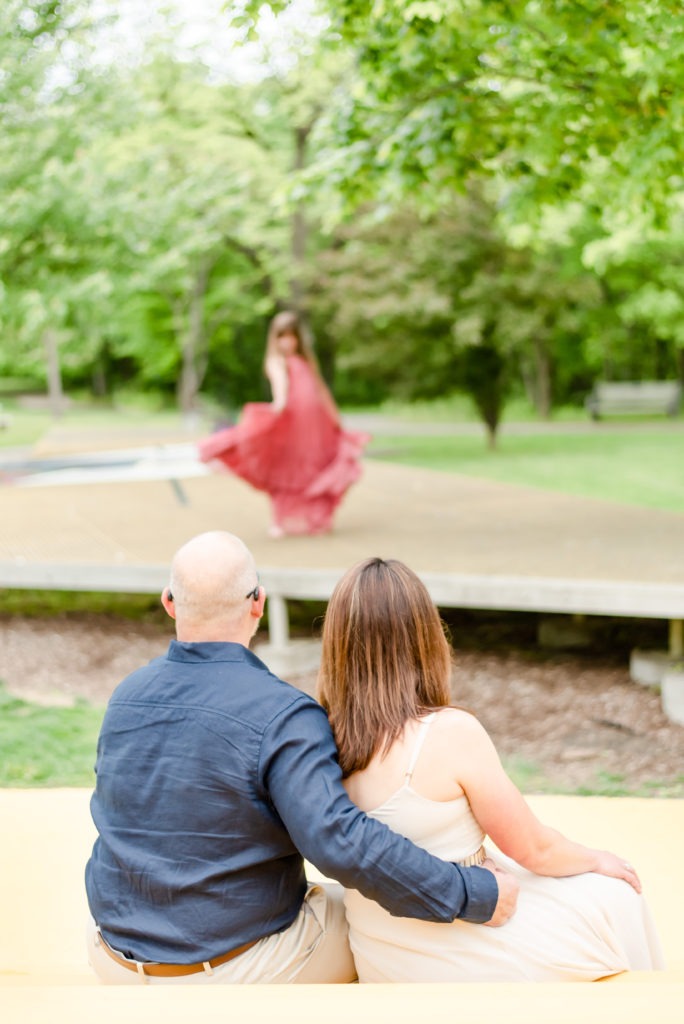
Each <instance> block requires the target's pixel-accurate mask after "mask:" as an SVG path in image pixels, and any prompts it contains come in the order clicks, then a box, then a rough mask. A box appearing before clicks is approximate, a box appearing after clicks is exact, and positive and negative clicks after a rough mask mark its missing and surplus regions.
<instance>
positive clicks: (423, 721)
mask: <svg viewBox="0 0 684 1024" xmlns="http://www.w3.org/2000/svg"><path fill="white" fill-rule="evenodd" d="M436 714H437V712H436V711H432V712H430V714H429V715H426V716H425V718H420V719H418V725H419V726H420V727H421V728H420V731H419V733H418V738H417V739H416V743H415V746H414V748H413V752H412V754H411V760H410V761H409V766H408V768H407V769H406V775H405V776H404V781H405V784H406V785H408V784H409V782H410V781H411V776H412V775H413V771H414V769H415V767H416V762H417V761H418V758H419V756H420V752H421V750H422V749H423V744H424V743H425V737H426V736H427V734H428V727H429V725H430V723H431V722H432V719H433V718H434V717H435V715H436Z"/></svg>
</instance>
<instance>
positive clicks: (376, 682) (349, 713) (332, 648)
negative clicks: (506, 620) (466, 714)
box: [317, 558, 451, 776]
mask: <svg viewBox="0 0 684 1024" xmlns="http://www.w3.org/2000/svg"><path fill="white" fill-rule="evenodd" d="M450 672H451V648H450V646H449V643H448V641H447V638H446V636H445V634H444V628H443V626H442V622H441V620H440V618H439V613H438V612H437V609H436V608H435V606H434V604H433V603H432V600H431V598H430V595H429V593H428V591H427V588H426V587H425V585H424V584H423V583H422V582H421V580H420V579H419V578H418V576H416V574H415V573H414V572H412V571H411V569H409V568H408V566H406V565H404V563H403V562H399V561H396V560H395V559H390V560H388V561H384V560H383V559H382V558H368V559H366V561H364V562H360V563H359V564H358V565H355V566H353V567H352V568H351V569H350V570H349V571H348V572H347V573H345V575H344V576H343V577H342V579H341V580H340V581H339V583H338V584H337V586H336V587H335V590H334V591H333V595H332V597H331V598H330V602H329V604H328V609H327V612H326V615H325V622H324V626H323V652H322V656H321V667H320V672H319V676H318V692H317V696H318V699H319V701H320V702H321V704H322V705H323V707H324V708H325V709H326V711H327V712H328V717H329V719H330V724H331V726H332V729H333V732H334V734H335V741H336V743H337V748H338V751H339V759H340V765H341V767H342V771H343V773H344V775H345V776H347V775H351V774H352V772H355V771H360V770H361V769H363V768H365V767H366V766H367V765H368V763H369V761H370V760H371V758H372V757H373V756H374V754H375V753H376V752H377V751H378V750H383V751H386V750H388V749H389V747H390V745H391V744H392V742H393V741H394V740H395V739H396V738H397V736H399V734H400V733H401V731H402V729H403V728H404V725H405V723H406V722H407V721H408V720H409V719H412V718H416V717H418V716H419V715H422V714H425V713H427V712H428V711H431V710H433V709H434V708H441V707H446V706H448V705H449V703H450V700H451V693H450Z"/></svg>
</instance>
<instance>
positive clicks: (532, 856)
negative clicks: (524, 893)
mask: <svg viewBox="0 0 684 1024" xmlns="http://www.w3.org/2000/svg"><path fill="white" fill-rule="evenodd" d="M453 728H454V731H455V732H456V731H457V732H458V739H457V738H456V735H454V737H453V740H454V747H453V748H452V749H456V750H458V768H457V774H458V782H459V784H460V785H461V786H462V787H463V790H464V792H465V794H466V796H467V797H468V801H469V803H470V806H471V808H472V810H473V814H474V815H475V817H476V819H477V821H478V822H479V824H480V825H481V827H482V829H483V831H484V832H486V833H487V834H488V835H489V836H491V838H492V840H493V841H494V842H495V843H496V845H497V846H498V848H499V849H500V850H501V851H502V853H505V854H506V855H507V856H509V857H511V858H512V859H513V860H515V861H517V862H518V863H519V864H522V865H523V867H526V868H528V869H529V870H530V871H534V872H535V873H536V874H538V875H553V876H556V877H563V876H565V875H579V874H582V873H583V872H585V871H595V872H596V873H597V874H600V875H610V876H611V877H613V878H622V879H624V880H625V881H626V882H629V884H630V885H632V886H633V887H634V889H636V891H637V892H641V883H640V881H639V877H638V875H637V873H636V871H635V870H634V868H633V867H632V866H631V865H630V864H628V863H627V862H626V861H624V860H623V859H622V858H621V857H618V856H616V855H615V854H613V853H609V852H608V851H607V850H594V849H591V848H590V847H588V846H582V845H581V843H575V842H573V841H572V840H571V839H567V838H566V837H565V836H564V835H562V834H561V833H560V832H558V831H556V829H553V828H549V826H548V825H544V824H543V823H542V822H541V821H539V819H538V818H537V817H536V816H535V815H534V814H533V812H532V810H531V808H530V807H529V805H528V804H527V802H526V800H525V799H524V797H523V795H522V794H521V793H520V791H519V790H518V788H517V787H516V786H515V785H514V784H513V782H512V781H511V780H510V779H509V777H508V776H507V775H506V772H505V771H504V769H503V766H502V764H501V761H500V759H499V756H498V754H497V752H496V749H495V747H494V744H493V743H492V741H491V740H490V738H489V736H488V735H487V733H486V732H485V730H484V729H483V727H482V726H481V725H480V723H479V722H478V721H477V719H476V718H473V717H472V716H470V715H467V714H465V713H461V714H459V716H458V719H455V720H454V724H453Z"/></svg>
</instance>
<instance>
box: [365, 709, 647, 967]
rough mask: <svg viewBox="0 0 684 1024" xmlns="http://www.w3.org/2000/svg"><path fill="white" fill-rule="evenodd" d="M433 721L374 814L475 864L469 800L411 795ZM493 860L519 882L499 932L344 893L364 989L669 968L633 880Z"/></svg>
mask: <svg viewBox="0 0 684 1024" xmlns="http://www.w3.org/2000/svg"><path fill="white" fill-rule="evenodd" d="M433 718H434V715H428V716H427V717H426V718H424V719H422V720H421V728H420V730H419V732H418V740H417V743H416V745H415V748H414V750H413V754H412V757H411V762H410V765H409V769H408V771H407V773H406V777H405V780H404V784H403V786H402V787H401V788H400V789H398V790H397V792H396V793H394V794H393V795H392V796H391V797H390V798H389V799H388V800H386V801H385V802H384V803H383V804H382V805H381V806H380V807H377V808H376V809H375V810H373V811H370V812H369V814H370V815H371V817H373V818H377V819H378V820H379V821H384V822H385V823H386V824H387V825H389V826H390V828H392V829H393V830H394V831H395V832H399V833H401V834H402V835H404V836H407V837H408V838H409V839H412V840H413V842H414V843H416V844H417V845H418V846H422V847H424V848H425V849H426V850H429V852H430V853H433V854H435V855H436V856H438V857H441V858H442V859H443V860H449V861H452V862H459V863H461V864H463V865H469V864H477V863H480V862H481V861H482V860H483V859H484V848H483V846H482V843H483V840H484V838H485V837H484V833H483V832H482V829H481V828H480V826H479V825H478V823H477V821H476V820H475V818H474V816H473V813H472V811H471V809H470V805H469V803H468V800H467V798H466V797H465V796H462V797H459V798H458V799H456V800H449V801H444V802H440V801H435V800H429V799H427V797H423V796H421V795H420V794H419V793H417V792H416V791H415V790H414V789H412V787H411V776H412V774H413V770H414V767H415V764H416V762H417V760H418V755H419V753H420V750H421V747H422V744H423V741H424V740H425V737H426V735H427V732H428V729H429V726H430V722H431V721H432V719H433ZM495 859H496V861H497V862H498V863H500V864H501V866H502V867H505V868H506V869H507V870H509V871H510V872H511V873H512V874H514V875H515V876H516V877H517V878H518V879H519V881H520V895H519V898H518V908H517V911H516V913H515V914H514V915H513V917H512V918H511V919H510V920H509V921H508V922H507V923H506V924H505V925H503V926H502V927H500V928H487V927H485V926H484V925H480V924H470V923H468V922H466V921H454V922H453V923H452V924H431V923H428V922H426V921H417V920H412V919H409V918H401V917H399V918H398V917H392V916H391V915H390V914H388V913H387V911H385V910H383V908H382V907H380V906H379V904H377V903H375V902H373V901H372V900H368V899H366V898H365V897H363V896H361V894H360V893H358V892H357V891H356V890H347V891H346V893H345V906H346V912H347V920H348V921H349V928H350V940H351V947H352V952H353V954H354V960H355V962H356V969H357V971H358V974H359V981H361V982H402V981H404V982H406V981H414V982H440V981H443V982H448V981H593V980H595V979H597V978H602V977H605V976H606V975H610V974H618V973H620V972H621V971H628V970H635V971H637V970H662V969H664V966H665V965H664V960H663V955H662V951H661V948H660V942H659V940H658V936H657V933H656V930H655V926H654V924H653V921H652V919H651V915H650V912H649V909H648V907H647V906H646V903H645V901H644V899H643V897H642V896H639V895H638V894H637V893H636V892H635V891H634V889H632V887H631V886H630V885H628V883H627V882H624V881H622V880H621V879H617V878H609V877H607V876H605V875H597V874H583V875H574V876H572V877H569V878H548V877H543V876H541V875H535V874H533V873H532V872H531V871H527V870H526V869H525V868H523V867H520V865H519V864H517V863H516V862H515V861H512V860H511V859H510V858H508V857H504V856H503V855H501V854H499V853H496V854H495Z"/></svg>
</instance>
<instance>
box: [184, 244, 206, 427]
mask: <svg viewBox="0 0 684 1024" xmlns="http://www.w3.org/2000/svg"><path fill="white" fill-rule="evenodd" d="M208 282H209V263H208V262H205V263H204V264H203V265H202V266H201V267H200V270H199V272H198V274H197V277H196V278H195V284H194V286H193V289H192V291H191V293H190V295H189V296H188V298H187V306H186V309H185V310H184V311H181V310H180V309H179V308H177V311H176V318H177V321H179V328H180V334H181V356H182V361H181V372H180V378H179V380H178V386H177V389H176V394H177V398H178V405H179V408H180V411H181V412H182V413H183V416H184V417H185V418H186V420H187V421H191V420H192V419H193V418H194V417H195V416H196V414H197V395H198V394H199V389H200V387H201V385H202V381H203V379H204V374H205V372H206V368H207V352H206V342H207V338H206V330H205V324H204V298H205V295H206V291H207V284H208ZM183 320H185V323H183Z"/></svg>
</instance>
